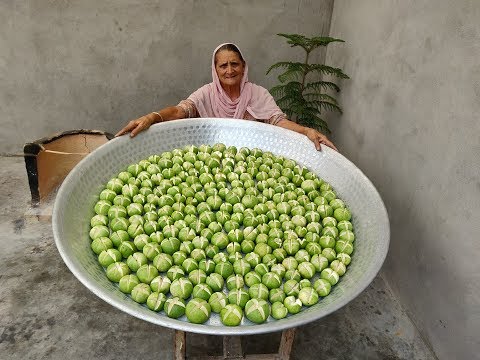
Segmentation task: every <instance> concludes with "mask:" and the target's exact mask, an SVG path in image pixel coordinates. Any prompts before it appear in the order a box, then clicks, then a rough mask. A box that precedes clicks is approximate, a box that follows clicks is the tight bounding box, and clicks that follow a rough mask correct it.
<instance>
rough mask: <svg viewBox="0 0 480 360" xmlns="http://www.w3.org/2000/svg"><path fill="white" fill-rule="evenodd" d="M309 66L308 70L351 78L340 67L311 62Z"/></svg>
mask: <svg viewBox="0 0 480 360" xmlns="http://www.w3.org/2000/svg"><path fill="white" fill-rule="evenodd" d="M307 66H308V72H319V73H322V74H327V75H335V76H336V77H339V78H342V79H350V78H349V77H348V75H346V74H344V73H343V71H342V70H341V69H338V68H334V67H331V66H328V65H321V64H309V65H307Z"/></svg>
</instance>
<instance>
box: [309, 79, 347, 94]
mask: <svg viewBox="0 0 480 360" xmlns="http://www.w3.org/2000/svg"><path fill="white" fill-rule="evenodd" d="M310 89H311V90H315V91H321V90H322V89H323V90H327V89H330V90H335V91H336V92H339V91H340V88H339V87H338V86H337V84H335V83H333V82H331V81H315V82H312V83H308V84H307V85H306V86H305V90H310Z"/></svg>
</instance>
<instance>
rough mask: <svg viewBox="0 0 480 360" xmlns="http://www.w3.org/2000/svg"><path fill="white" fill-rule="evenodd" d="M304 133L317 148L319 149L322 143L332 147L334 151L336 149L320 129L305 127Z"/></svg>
mask: <svg viewBox="0 0 480 360" xmlns="http://www.w3.org/2000/svg"><path fill="white" fill-rule="evenodd" d="M305 135H306V136H307V137H308V138H309V139H310V140H311V141H312V142H313V143H314V144H315V148H316V149H317V150H321V147H322V144H323V145H326V146H328V147H330V148H332V149H333V150H335V151H338V149H337V148H336V147H335V145H333V143H332V142H331V141H330V140H328V138H327V137H326V136H325V135H323V134H322V133H321V132H320V131H317V130H315V129H312V128H307V131H306V132H305Z"/></svg>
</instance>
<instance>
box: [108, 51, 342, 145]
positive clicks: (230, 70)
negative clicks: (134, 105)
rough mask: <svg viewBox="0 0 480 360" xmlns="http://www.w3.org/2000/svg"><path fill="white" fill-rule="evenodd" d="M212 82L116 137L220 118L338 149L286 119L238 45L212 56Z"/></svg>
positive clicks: (138, 121) (133, 123)
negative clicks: (257, 82)
mask: <svg viewBox="0 0 480 360" xmlns="http://www.w3.org/2000/svg"><path fill="white" fill-rule="evenodd" d="M212 78H213V82H211V83H209V84H207V85H204V86H203V87H201V88H200V89H198V90H197V91H195V92H194V93H193V94H191V95H190V96H189V97H188V98H187V99H186V100H182V101H180V103H179V104H178V105H177V106H170V107H166V108H164V109H162V110H160V111H154V112H152V113H150V114H147V115H144V116H142V117H140V118H138V119H136V120H132V121H130V122H129V123H128V124H127V126H125V127H124V128H123V129H122V130H120V131H119V132H118V133H117V134H116V136H120V135H124V134H126V133H130V136H131V137H134V136H135V135H137V134H138V133H139V132H141V131H143V130H146V129H148V128H149V127H150V126H151V125H153V124H155V123H157V122H163V121H170V120H176V119H185V118H198V117H202V118H203V117H219V118H235V119H246V120H256V121H263V122H266V123H268V124H272V125H276V126H281V127H283V128H285V129H289V130H293V131H296V132H298V133H300V134H303V135H305V136H307V137H308V138H309V139H310V140H311V141H312V142H313V143H314V144H315V147H316V149H317V150H320V149H321V144H324V145H326V146H329V147H331V148H332V149H335V150H337V149H336V147H335V145H333V143H332V142H331V141H330V140H328V139H327V137H326V136H325V135H323V134H322V133H320V132H318V131H317V130H315V129H311V128H308V127H305V126H301V125H299V124H297V123H294V122H293V121H290V120H288V119H287V117H286V115H285V114H284V113H283V112H282V110H280V108H279V107H278V106H277V104H276V103H275V100H274V99H273V97H272V96H271V95H270V93H269V92H268V91H267V90H266V89H265V88H263V87H261V86H258V85H255V84H253V83H251V82H249V81H248V65H247V64H246V62H245V60H244V58H243V56H242V53H241V52H240V50H239V49H238V47H237V46H235V45H234V44H231V43H226V44H222V45H219V46H218V47H217V48H216V49H215V50H214V52H213V56H212Z"/></svg>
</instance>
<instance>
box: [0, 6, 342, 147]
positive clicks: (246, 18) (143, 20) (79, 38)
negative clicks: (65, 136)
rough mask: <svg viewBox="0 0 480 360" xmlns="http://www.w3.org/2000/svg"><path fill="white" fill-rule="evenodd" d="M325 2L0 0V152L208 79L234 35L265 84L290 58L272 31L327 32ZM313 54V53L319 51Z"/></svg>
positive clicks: (92, 125)
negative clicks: (216, 53)
mask: <svg viewBox="0 0 480 360" xmlns="http://www.w3.org/2000/svg"><path fill="white" fill-rule="evenodd" d="M332 6H333V0H322V1H313V0H308V1H305V0H303V1H302V0H298V1H297V0H294V1H274V0H272V1H254V0H246V1H230V0H226V1H215V0H202V1H194V0H186V1H175V0H162V1H152V0H148V1H135V0H134V1H132V0H128V1H127V0H116V1H113V0H107V1H92V0H85V1H68V0H48V1H38V0H27V1H14V0H7V1H2V2H0V124H1V125H2V132H1V134H0V154H6V153H16V152H19V151H20V150H21V148H22V146H23V144H24V143H25V142H28V141H31V140H34V139H38V138H41V137H44V136H47V135H50V134H52V133H55V132H58V131H63V130H70V129H75V128H87V129H99V130H106V131H110V132H114V133H115V132H116V131H118V130H119V129H120V128H121V127H122V125H124V124H125V123H126V122H127V121H128V120H131V119H135V118H137V117H139V116H141V115H143V114H145V113H149V112H151V111H154V110H158V109H160V108H162V107H164V106H167V105H172V104H176V103H178V101H179V100H181V99H183V98H186V97H187V96H188V95H189V94H190V93H191V92H193V91H194V90H196V89H197V88H198V87H200V86H202V85H203V84H205V83H207V82H210V81H211V70H210V61H211V53H212V51H213V49H214V48H215V47H216V46H217V45H218V44H220V43H222V42H226V41H228V42H234V43H237V44H238V46H239V47H240V48H241V50H242V51H243V52H244V55H245V57H246V60H247V61H248V63H249V67H250V80H251V81H253V82H256V83H258V84H259V85H263V86H265V87H267V88H269V87H271V86H273V85H274V83H275V77H274V76H273V75H269V76H268V77H267V76H265V72H266V70H267V69H268V67H269V66H270V65H271V64H273V63H274V62H277V61H282V60H297V55H298V56H300V54H301V52H299V51H296V50H295V49H291V48H290V47H289V46H288V45H287V44H286V42H285V41H284V40H283V39H282V38H280V37H278V36H276V35H275V34H277V33H280V32H284V33H303V34H305V35H307V36H309V35H316V34H317V35H318V34H327V33H328V29H329V25H330V23H329V22H330V17H331V10H332ZM316 56H317V59H318V57H321V56H322V54H321V53H318V54H317V55H316Z"/></svg>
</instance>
